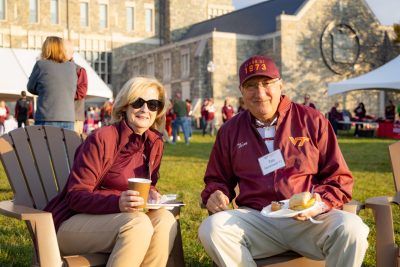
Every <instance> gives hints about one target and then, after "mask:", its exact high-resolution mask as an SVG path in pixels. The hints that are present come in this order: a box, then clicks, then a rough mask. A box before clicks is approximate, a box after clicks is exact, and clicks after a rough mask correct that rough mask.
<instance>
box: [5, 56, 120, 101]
mask: <svg viewBox="0 0 400 267" xmlns="http://www.w3.org/2000/svg"><path fill="white" fill-rule="evenodd" d="M39 54H40V51H38V50H26V49H13V48H0V73H1V79H0V98H1V99H3V100H15V99H18V98H19V97H20V93H21V91H22V90H26V85H27V83H28V79H29V76H30V74H31V72H32V69H33V66H34V65H35V62H36V60H37V58H38V57H39ZM74 61H75V62H76V63H77V64H79V65H80V66H82V67H83V68H85V69H86V73H87V76H88V92H87V98H93V97H97V98H104V99H110V98H112V97H113V94H112V91H111V89H110V88H109V87H108V86H107V85H106V84H105V83H104V82H103V80H102V79H101V78H100V77H99V76H98V75H97V73H96V72H95V71H94V70H93V69H92V67H90V65H89V63H87V62H86V60H85V59H84V58H82V57H81V56H80V55H79V54H78V53H75V54H74ZM28 95H30V94H29V93H28ZM30 96H31V95H30Z"/></svg>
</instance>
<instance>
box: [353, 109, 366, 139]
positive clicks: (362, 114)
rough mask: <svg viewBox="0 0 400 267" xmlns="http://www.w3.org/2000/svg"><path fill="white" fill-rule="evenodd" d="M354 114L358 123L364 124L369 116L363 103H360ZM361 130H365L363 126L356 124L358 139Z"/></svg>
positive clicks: (355, 133) (355, 132) (355, 134)
mask: <svg viewBox="0 0 400 267" xmlns="http://www.w3.org/2000/svg"><path fill="white" fill-rule="evenodd" d="M354 114H355V115H356V121H357V122H362V121H363V120H364V118H365V116H366V115H367V111H366V110H365V106H364V103H363V102H360V103H359V104H358V106H357V107H356V108H355V109H354ZM359 128H361V129H362V128H363V125H362V124H358V123H356V130H355V131H354V136H355V137H358V136H359V135H360V133H359Z"/></svg>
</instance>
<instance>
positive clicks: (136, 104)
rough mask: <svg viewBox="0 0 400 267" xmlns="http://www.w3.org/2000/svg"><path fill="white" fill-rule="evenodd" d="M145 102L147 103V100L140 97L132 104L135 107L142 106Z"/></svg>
mask: <svg viewBox="0 0 400 267" xmlns="http://www.w3.org/2000/svg"><path fill="white" fill-rule="evenodd" d="M144 103H145V101H144V100H143V99H141V98H138V99H137V100H136V101H135V102H133V103H132V104H131V106H132V107H133V108H141V107H142V106H143V104H144Z"/></svg>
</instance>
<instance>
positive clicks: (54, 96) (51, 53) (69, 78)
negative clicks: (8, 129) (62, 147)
mask: <svg viewBox="0 0 400 267" xmlns="http://www.w3.org/2000/svg"><path fill="white" fill-rule="evenodd" d="M77 80H78V77H77V74H76V66H75V63H73V62H70V61H68V58H67V55H66V52H65V46H64V42H63V39H62V38H60V37H56V36H49V37H47V38H46V40H45V41H44V43H43V46H42V53H41V59H39V60H38V61H36V63H35V66H34V67H33V70H32V73H31V75H30V77H29V81H28V84H27V88H28V91H29V92H30V93H31V94H34V95H38V99H37V109H36V112H35V125H52V126H56V127H61V128H66V129H70V130H74V122H75V112H74V110H75V106H74V99H75V94H76V89H77Z"/></svg>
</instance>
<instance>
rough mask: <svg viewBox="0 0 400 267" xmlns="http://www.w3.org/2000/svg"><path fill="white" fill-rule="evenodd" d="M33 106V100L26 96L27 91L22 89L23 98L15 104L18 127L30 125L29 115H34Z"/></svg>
mask: <svg viewBox="0 0 400 267" xmlns="http://www.w3.org/2000/svg"><path fill="white" fill-rule="evenodd" d="M32 112H33V107H32V101H31V100H29V99H28V98H27V97H26V92H25V91H21V98H20V99H18V100H17V102H16V104H15V119H16V120H17V123H18V128H21V127H22V124H24V127H26V126H29V117H30V116H32Z"/></svg>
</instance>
